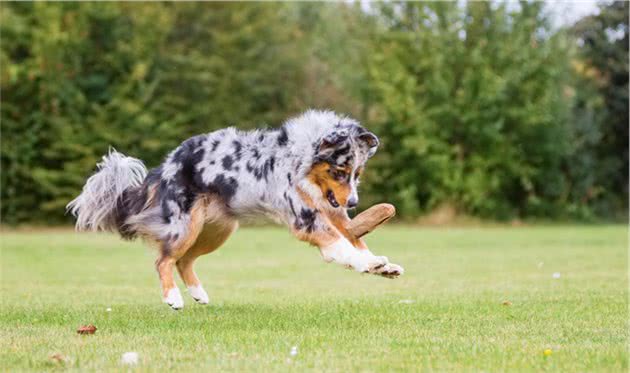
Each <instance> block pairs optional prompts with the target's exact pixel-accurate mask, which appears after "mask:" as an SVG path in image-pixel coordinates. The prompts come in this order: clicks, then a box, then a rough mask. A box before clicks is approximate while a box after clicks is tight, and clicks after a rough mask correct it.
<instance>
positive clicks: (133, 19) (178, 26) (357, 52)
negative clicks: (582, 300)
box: [0, 2, 628, 224]
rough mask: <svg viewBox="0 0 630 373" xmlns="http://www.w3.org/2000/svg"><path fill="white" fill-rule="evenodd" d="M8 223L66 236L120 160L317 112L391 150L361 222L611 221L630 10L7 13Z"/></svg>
mask: <svg viewBox="0 0 630 373" xmlns="http://www.w3.org/2000/svg"><path fill="white" fill-rule="evenodd" d="M0 6H1V7H2V16H1V26H0V27H1V30H0V31H1V33H2V34H1V36H2V44H1V52H2V54H1V60H0V63H1V88H2V111H1V114H2V117H1V120H2V123H1V124H2V149H1V155H2V185H1V186H2V195H1V197H2V219H3V222H5V223H11V224H13V223H21V222H35V223H41V222H49V223H54V222H62V221H66V219H67V218H65V217H64V206H65V205H66V203H67V202H68V201H69V200H70V199H72V198H73V197H74V196H75V195H76V194H77V193H78V192H79V190H80V189H81V186H82V184H83V182H84V180H85V178H86V177H87V176H88V175H89V173H90V172H91V171H92V170H93V169H94V166H95V164H96V162H97V161H98V160H99V159H100V157H101V156H102V155H103V154H105V153H106V152H107V150H108V147H109V146H110V145H111V146H113V147H115V148H116V149H117V150H119V151H121V152H123V153H126V154H128V155H131V156H134V157H138V158H141V159H143V160H144V161H145V163H146V164H147V165H148V166H149V167H152V166H155V165H157V164H159V162H160V161H161V160H162V158H163V157H164V156H165V155H166V153H167V152H168V151H169V150H171V149H172V148H173V147H174V146H176V145H177V144H179V143H180V142H181V141H183V140H185V139H186V138H187V137H188V136H191V135H194V134H197V133H202V132H208V131H212V130H215V129H218V128H222V127H225V126H229V125H233V126H237V127H239V128H252V127H256V126H261V125H263V126H265V125H267V126H277V125H279V124H280V123H281V122H282V121H283V120H284V119H286V118H287V117H289V116H292V115H295V114H297V113H299V112H301V111H303V110H305V109H307V108H331V109H334V110H335V111H338V112H342V113H348V114H350V115H353V116H355V117H357V118H358V119H360V120H361V121H362V122H363V123H364V124H365V125H366V126H367V127H369V128H370V129H372V130H373V131H374V132H375V133H377V134H378V135H379V137H380V138H381V142H382V147H381V149H380V151H379V152H378V153H377V155H376V156H375V157H374V158H373V161H371V162H370V164H369V167H368V172H367V173H366V176H365V179H364V182H363V184H362V189H363V190H362V204H363V206H367V205H369V204H371V203H374V202H378V201H389V202H392V203H394V204H396V205H397V207H398V209H399V211H400V213H401V214H402V215H403V216H405V217H415V216H419V215H421V214H424V213H427V212H430V211H432V210H434V209H436V208H441V207H444V206H448V207H449V208H452V209H455V210H456V211H457V212H458V213H461V214H468V215H474V216H479V217H483V218H491V219H514V218H551V219H584V220H593V219H601V218H604V219H611V218H612V219H615V218H619V217H620V216H625V214H626V211H627V210H626V204H627V200H628V194H627V187H628V175H627V170H628V3H625V2H615V3H610V4H606V5H602V6H601V9H600V13H599V14H598V15H595V16H589V17H586V18H584V19H582V20H580V21H579V22H578V23H576V24H575V25H574V26H571V27H570V28H558V27H557V26H555V25H553V24H552V23H551V22H550V19H549V15H548V14H547V13H546V11H545V9H544V4H543V3H539V2H522V3H519V4H514V3H511V4H510V5H509V6H507V5H505V4H501V3H497V2H491V3H483V2H468V3H462V2H453V3H451V2H428V3H423V2H416V3H393V2H388V3H381V4H373V5H372V6H371V7H369V8H367V9H366V8H363V9H362V8H361V7H360V6H359V5H358V4H348V3H43V2H37V3H6V2H4V3H2V4H0Z"/></svg>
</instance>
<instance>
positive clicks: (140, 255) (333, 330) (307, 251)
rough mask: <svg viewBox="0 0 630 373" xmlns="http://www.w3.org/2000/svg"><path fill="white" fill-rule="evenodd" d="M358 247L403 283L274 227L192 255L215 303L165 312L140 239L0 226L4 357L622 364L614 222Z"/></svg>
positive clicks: (309, 367) (440, 233)
mask: <svg viewBox="0 0 630 373" xmlns="http://www.w3.org/2000/svg"><path fill="white" fill-rule="evenodd" d="M368 243H369V245H370V247H371V248H372V250H373V251H374V252H375V253H377V254H380V255H386V256H388V257H389V258H390V260H391V261H392V262H394V263H399V264H401V265H402V266H404V267H405V270H406V273H405V275H404V276H403V277H402V278H400V279H397V280H388V279H384V278H379V277H374V276H370V275H360V274H358V273H355V272H352V271H349V270H345V269H343V268H341V267H338V266H336V265H333V264H325V263H324V262H323V261H322V260H321V259H320V258H319V254H318V253H317V251H316V250H315V249H314V248H311V247H308V246H306V245H305V244H302V243H300V242H298V241H296V240H295V239H293V238H292V237H291V236H290V235H289V233H288V232H287V231H286V230H284V229H281V228H242V229H240V230H239V231H238V232H237V233H236V234H235V235H234V236H232V238H230V240H229V241H228V242H227V244H226V245H225V246H224V247H222V248H221V249H220V250H219V251H217V252H215V253H213V254H211V255H208V256H205V257H203V258H202V259H201V260H200V261H199V264H198V265H197V272H198V274H199V276H200V277H201V279H202V281H204V284H205V287H206V290H207V291H208V293H209V294H210V298H211V304H210V305H208V306H201V305H198V304H196V303H194V301H193V300H192V299H191V298H190V297H189V296H188V294H187V293H185V292H184V298H185V301H186V305H185V307H184V309H183V310H181V311H173V310H171V309H170V308H169V307H168V306H167V305H165V304H163V303H161V299H160V290H159V285H158V280H157V275H156V273H155V271H154V268H153V260H154V252H152V251H151V250H150V249H147V248H145V247H144V246H143V245H142V243H141V242H132V243H129V242H123V241H121V240H119V239H118V238H116V237H115V236H113V235H106V234H101V235H97V234H78V233H74V232H70V231H42V232H37V231H33V232H11V231H9V232H7V231H5V232H3V233H2V256H1V261H2V296H1V299H2V309H1V314H0V333H1V334H0V367H1V369H2V371H9V372H16V371H44V370H72V371H83V370H90V371H119V370H121V368H123V366H122V365H121V361H120V360H121V355H122V354H123V353H125V352H128V351H134V352H137V353H138V354H139V362H138V365H137V366H135V368H134V370H137V371H160V370H167V369H169V370H170V369H176V370H178V371H220V370H227V371H239V372H243V371H338V372H347V371H371V372H383V371H440V372H441V371H486V372H496V371H535V372H540V371H565V372H587V371H588V372H593V371H609V372H626V371H627V370H628V282H627V280H628V278H627V275H628V266H627V264H628V263H627V255H628V251H627V229H626V227H624V226H597V227H584V226H555V227H519V228H500V227H497V228H416V227H404V226H391V225H390V226H389V227H384V228H381V229H379V230H378V231H376V232H374V233H372V234H371V235H370V236H369V237H368ZM556 272H557V273H559V274H560V277H559V278H554V276H553V274H554V273H556ZM556 277H557V276H556ZM180 284H181V282H180ZM183 289H184V288H183V287H182V290H183ZM505 301H507V302H510V303H509V304H507V305H504V304H503V303H504V302H505ZM108 308H110V309H111V310H110V311H108V310H107V309H108ZM90 323H91V324H94V325H96V327H97V328H98V331H97V332H96V334H94V335H78V334H77V333H76V329H77V328H78V327H79V326H81V325H84V324H90ZM294 346H295V347H297V354H296V355H294V356H291V354H290V351H291V349H292V348H293V347H294ZM545 350H551V353H550V354H549V352H547V356H545V354H544V351H545ZM53 354H61V355H62V356H63V358H64V359H65V362H56V361H54V359H50V356H51V355H53Z"/></svg>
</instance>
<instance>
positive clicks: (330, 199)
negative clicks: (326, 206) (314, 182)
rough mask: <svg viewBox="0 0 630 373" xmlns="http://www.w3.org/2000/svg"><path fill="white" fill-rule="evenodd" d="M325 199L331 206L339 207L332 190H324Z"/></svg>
mask: <svg viewBox="0 0 630 373" xmlns="http://www.w3.org/2000/svg"><path fill="white" fill-rule="evenodd" d="M326 199H327V200H328V203H330V205H331V206H332V207H335V208H337V207H339V202H337V199H336V198H335V194H334V193H333V191H332V190H328V192H326Z"/></svg>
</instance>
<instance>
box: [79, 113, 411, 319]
mask: <svg viewBox="0 0 630 373" xmlns="http://www.w3.org/2000/svg"><path fill="white" fill-rule="evenodd" d="M378 145H379V141H378V138H377V137H376V136H375V135H374V134H373V133H371V132H369V131H367V130H366V129H365V128H364V127H362V126H361V125H360V124H359V123H358V122H357V121H356V120H353V119H350V118H348V117H344V116H339V115H337V114H335V113H334V112H331V111H315V110H311V111H307V112H306V113H304V114H302V115H301V116H298V117H296V118H292V119H289V120H288V121H286V122H285V123H284V124H283V125H282V126H281V127H280V128H277V129H268V130H254V131H239V130H236V129H234V128H226V129H222V130H218V131H215V132H211V133H208V134H203V135H198V136H194V137H192V138H190V139H188V140H186V141H184V142H183V143H182V144H181V145H180V146H178V147H177V148H176V149H175V150H173V151H172V152H171V153H170V154H169V155H168V156H167V157H166V160H165V161H164V162H163V163H162V165H161V166H159V167H157V168H154V169H152V170H150V171H148V170H147V169H146V168H145V166H144V164H143V163H142V161H140V160H138V159H135V158H131V157H127V156H125V155H123V154H121V153H118V152H116V151H113V150H112V151H110V152H109V154H108V155H106V156H104V157H103V161H102V162H101V163H99V164H98V165H97V172H96V173H95V174H94V175H92V176H91V177H90V178H89V179H88V180H87V182H86V184H85V186H84V187H83V191H82V192H81V194H80V195H79V196H78V197H77V198H76V199H74V200H73V201H72V202H70V203H69V204H68V206H67V208H68V210H69V211H70V212H71V213H72V214H73V215H74V216H75V217H76V218H77V222H76V228H77V229H78V230H93V231H113V232H118V233H119V234H120V235H121V236H122V237H123V238H125V239H133V238H135V237H141V238H144V239H146V240H147V241H150V242H152V243H155V244H156V245H157V247H158V248H159V257H158V259H157V261H156V269H157V271H158V274H159V277H160V282H161V285H162V296H163V300H164V302H165V303H167V304H168V305H170V306H171V307H172V308H173V309H181V308H182V307H183V306H184V301H183V299H182V296H181V293H180V291H179V288H178V287H177V286H176V285H175V281H174V278H173V268H174V267H176V268H177V270H178V272H179V274H180V276H181V278H182V280H183V282H184V283H185V284H186V286H187V287H188V291H189V293H190V295H191V296H192V297H193V298H194V299H195V300H196V301H197V302H199V303H202V304H207V303H208V301H209V299H208V294H207V293H206V291H205V290H204V289H203V287H202V285H201V282H200V281H199V278H198V277H197V275H196V274H195V272H194V270H193V265H194V263H195V260H196V259H197V258H198V257H199V256H201V255H204V254H208V253H210V252H212V251H214V250H216V249H217V248H219V246H221V245H222V244H223V243H224V242H225V241H226V240H227V238H228V237H229V236H230V234H232V233H233V232H234V231H235V230H236V228H237V226H238V221H239V219H241V218H244V217H248V216H252V215H265V216H268V217H271V218H272V219H274V220H276V221H278V222H281V223H284V224H286V225H287V226H289V227H290V229H291V232H292V233H293V234H294V235H295V236H296V237H297V238H298V239H299V240H301V241H306V242H308V243H310V244H312V245H314V246H316V247H318V248H319V250H320V253H321V256H322V258H323V259H324V260H325V261H326V262H335V263H338V264H341V265H343V266H345V267H347V268H352V269H354V270H356V271H358V272H362V273H372V274H376V275H380V276H384V277H388V278H394V277H398V276H400V275H402V274H403V268H402V267H400V266H398V265H396V264H392V263H389V261H388V259H387V258H386V257H384V256H376V255H374V254H372V252H371V251H370V250H369V249H368V247H367V246H366V244H365V242H364V241H363V240H361V239H356V238H355V237H354V236H352V235H350V234H349V233H348V232H347V231H346V229H345V224H346V223H347V222H348V221H349V218H348V215H347V211H346V209H349V208H353V207H355V206H356V205H357V203H358V196H357V186H358V184H359V176H360V175H361V173H362V171H363V169H364V166H365V163H366V161H367V160H368V158H370V157H371V156H372V155H374V153H375V152H376V149H377V147H378Z"/></svg>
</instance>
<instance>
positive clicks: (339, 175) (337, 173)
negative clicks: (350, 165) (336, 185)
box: [332, 169, 348, 181]
mask: <svg viewBox="0 0 630 373" xmlns="http://www.w3.org/2000/svg"><path fill="white" fill-rule="evenodd" d="M332 177H333V178H334V179H335V180H337V181H344V180H346V179H347V178H348V173H347V172H346V171H344V170H339V169H335V170H332Z"/></svg>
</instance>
